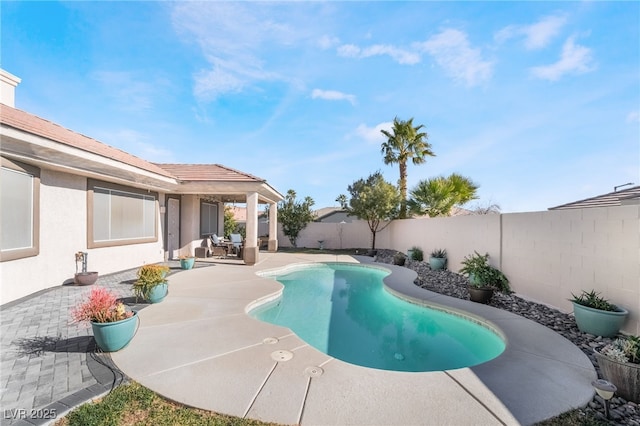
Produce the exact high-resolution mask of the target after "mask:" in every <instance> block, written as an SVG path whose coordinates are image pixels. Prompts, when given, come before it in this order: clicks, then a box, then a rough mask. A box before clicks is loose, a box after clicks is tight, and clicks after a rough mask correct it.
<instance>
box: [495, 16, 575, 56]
mask: <svg viewBox="0 0 640 426" xmlns="http://www.w3.org/2000/svg"><path fill="white" fill-rule="evenodd" d="M566 22H567V19H566V17H564V16H557V15H556V16H554V15H551V16H546V17H544V18H542V19H541V20H539V21H538V22H536V23H534V24H531V25H509V26H508V27H505V28H503V29H501V30H500V31H498V32H497V33H496V34H495V36H494V38H495V40H496V41H498V42H504V41H506V40H508V39H510V38H514V37H517V36H524V45H525V47H526V48H527V49H529V50H535V49H541V48H543V47H546V46H547V45H548V44H549V42H550V41H551V40H552V39H553V38H554V37H556V36H557V35H558V34H559V33H560V30H561V29H562V27H564V25H565V24H566Z"/></svg>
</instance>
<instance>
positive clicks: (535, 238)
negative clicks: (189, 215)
mask: <svg viewBox="0 0 640 426" xmlns="http://www.w3.org/2000/svg"><path fill="white" fill-rule="evenodd" d="M278 240H279V245H280V246H282V247H289V246H290V243H289V240H288V239H287V237H285V236H284V235H283V234H282V231H281V230H280V233H279V236H278ZM319 241H322V245H323V247H324V248H327V249H338V248H370V247H371V232H370V231H369V228H368V226H367V223H366V222H364V221H360V220H356V221H354V222H350V223H344V224H337V223H317V222H314V223H311V224H309V225H308V227H307V228H305V229H304V230H303V231H302V233H301V235H300V238H299V239H298V246H299V247H312V248H318V247H319V246H320V243H319ZM412 246H418V247H420V248H422V250H423V251H424V253H425V257H427V256H428V255H429V253H430V252H431V251H432V250H434V249H440V248H441V249H446V250H447V254H448V258H449V260H448V262H449V263H448V264H449V269H450V270H452V271H457V270H458V269H459V268H460V262H461V261H462V260H463V258H464V256H466V255H468V254H471V253H473V252H474V251H478V252H480V253H489V255H490V262H491V264H493V265H494V266H497V267H499V268H500V269H502V271H503V272H504V273H505V274H506V275H507V277H508V278H509V280H510V282H511V287H512V289H513V290H514V291H515V292H516V293H517V294H518V295H520V296H522V297H524V298H527V299H530V300H534V301H537V302H541V303H544V304H547V305H551V306H553V307H556V308H558V309H560V310H562V311H564V312H571V311H572V306H571V302H569V300H568V299H570V298H571V294H572V293H574V294H579V293H580V292H581V291H582V290H587V291H590V290H596V291H597V292H599V293H601V295H602V296H604V297H606V298H607V299H609V300H611V301H612V302H613V303H615V304H617V305H620V306H622V307H624V308H626V309H627V310H628V311H629V313H630V314H629V318H628V319H627V321H626V323H625V325H624V327H623V331H624V332H626V333H632V334H637V335H640V206H639V205H627V206H617V207H606V208H587V209H574V210H550V211H542V212H528V213H507V214H499V215H498V214H494V215H483V216H454V217H444V218H422V219H404V220H394V221H393V222H391V223H390V224H389V226H388V227H387V228H385V229H384V230H383V231H381V232H379V233H378V234H377V236H376V248H389V249H395V250H398V251H402V252H406V251H407V250H408V249H410V248H411V247H412Z"/></svg>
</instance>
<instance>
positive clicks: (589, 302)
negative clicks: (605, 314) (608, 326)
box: [569, 290, 618, 312]
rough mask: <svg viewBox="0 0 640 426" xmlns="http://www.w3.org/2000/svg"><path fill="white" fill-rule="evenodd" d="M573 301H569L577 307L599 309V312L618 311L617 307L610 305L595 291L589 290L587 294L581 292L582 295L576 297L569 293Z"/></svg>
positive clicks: (583, 291)
mask: <svg viewBox="0 0 640 426" xmlns="http://www.w3.org/2000/svg"><path fill="white" fill-rule="evenodd" d="M571 295H572V296H573V299H569V300H571V301H572V302H574V303H577V304H578V305H582V306H586V307H588V308H593V309H600V310H601V311H610V312H615V311H617V310H618V307H617V306H616V305H614V304H612V303H610V302H609V301H608V300H607V299H605V298H604V297H601V296H600V293H596V291H595V290H591V291H589V292H587V291H585V290H582V294H580V295H579V296H576V295H575V294H573V293H571Z"/></svg>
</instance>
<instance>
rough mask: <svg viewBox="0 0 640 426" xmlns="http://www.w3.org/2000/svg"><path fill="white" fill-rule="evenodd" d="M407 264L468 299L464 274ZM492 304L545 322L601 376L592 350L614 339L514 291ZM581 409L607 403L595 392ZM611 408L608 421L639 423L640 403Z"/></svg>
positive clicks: (382, 255)
mask: <svg viewBox="0 0 640 426" xmlns="http://www.w3.org/2000/svg"><path fill="white" fill-rule="evenodd" d="M396 253H397V251H395V250H378V251H377V258H376V261H377V262H380V263H393V255H394V254H396ZM405 267H407V268H409V269H412V270H414V271H416V273H417V274H418V278H417V279H416V280H415V284H416V285H417V286H419V287H422V288H425V289H427V290H431V291H433V292H436V293H440V294H445V295H447V296H451V297H457V298H459V299H469V292H468V290H467V284H468V281H467V279H466V278H465V277H464V276H462V275H459V274H457V273H455V272H451V271H448V270H446V271H434V270H431V268H430V267H429V263H428V262H418V261H413V260H408V259H407V261H406V263H405ZM489 305H490V306H493V307H496V308H500V309H504V310H506V311H509V312H513V313H514V314H518V315H520V316H523V317H525V318H527V319H530V320H532V321H535V322H537V323H539V324H542V325H544V326H546V327H548V328H550V329H552V330H553V331H555V332H557V333H559V334H560V335H562V336H563V337H565V338H566V339H568V340H569V341H571V342H573V344H575V345H576V346H577V347H578V348H580V349H581V350H582V351H583V352H584V353H585V354H586V355H587V356H588V357H589V359H590V360H591V362H592V363H593V365H594V367H595V369H596V371H597V372H598V376H599V377H600V368H599V367H598V362H597V360H596V358H595V356H594V355H593V350H594V349H597V348H600V347H602V346H604V345H606V344H608V343H610V342H611V341H612V339H610V338H606V337H600V336H593V335H591V334H587V333H583V332H581V331H580V330H578V327H577V326H576V323H575V320H574V319H573V315H571V314H566V313H564V312H561V311H559V310H557V309H554V308H551V307H549V306H546V305H542V304H540V303H535V302H532V301H529V300H526V299H523V298H522V297H519V296H517V295H515V294H503V293H498V292H496V293H494V295H493V298H492V299H491V302H490V303H489ZM579 411H580V412H581V413H582V414H589V415H591V416H593V417H596V418H598V419H601V420H605V415H604V405H603V403H602V402H601V400H600V398H599V397H597V396H594V398H593V400H592V401H591V402H589V404H588V405H587V406H586V407H583V408H580V409H579ZM609 411H610V416H611V420H609V421H608V424H611V425H626V426H640V406H638V404H636V403H634V402H631V401H626V400H624V399H623V398H620V397H614V398H613V399H612V400H611V404H610V410H609Z"/></svg>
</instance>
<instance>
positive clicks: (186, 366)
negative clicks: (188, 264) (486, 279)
mask: <svg viewBox="0 0 640 426" xmlns="http://www.w3.org/2000/svg"><path fill="white" fill-rule="evenodd" d="M260 256H261V262H260V263H258V264H256V265H254V266H251V267H250V266H246V265H232V264H215V265H213V266H211V267H207V268H197V269H193V270H189V271H184V272H179V273H176V274H172V275H171V276H170V277H169V282H170V285H169V296H168V297H167V298H166V299H165V300H164V301H163V302H162V303H160V304H157V305H152V306H149V307H148V308H146V309H144V310H142V311H140V312H139V317H140V328H139V330H138V332H137V334H136V336H135V337H134V339H133V340H132V342H131V343H130V344H129V346H128V347H126V348H125V349H123V350H121V351H119V352H116V353H113V354H112V358H113V361H114V362H115V363H116V365H117V366H118V367H119V368H120V369H121V370H122V371H123V372H124V373H126V374H127V375H128V376H129V377H131V378H132V379H133V380H135V381H137V382H139V383H141V384H142V385H144V386H146V387H148V388H150V389H152V390H154V391H155V392H157V393H159V394H161V395H163V396H164V397H166V398H169V399H171V400H174V401H177V402H180V403H183V404H185V405H189V406H192V407H197V408H202V409H205V410H211V411H215V412H219V413H224V414H230V415H235V416H238V417H248V418H253V419H259V420H263V421H269V422H276V423H282V424H309V425H345V424H354V425H356V424H358V425H359V424H366V425H395V424H397V425H409V424H411V425H413V424H427V425H430V424H437V425H444V424H455V425H465V424H474V425H479V424H482V425H491V424H496V425H500V424H503V425H514V424H533V423H536V422H538V421H541V420H544V419H547V418H550V417H553V416H555V415H558V414H560V413H562V412H565V411H568V410H570V409H572V408H575V407H579V406H584V405H586V404H587V403H588V402H589V401H590V400H591V399H592V397H593V393H594V392H593V388H592V387H591V384H590V383H591V381H592V380H594V379H596V378H597V377H596V373H595V370H594V368H593V365H592V364H591V362H590V361H589V359H588V358H587V356H586V355H584V354H583V353H582V351H581V350H579V349H578V348H577V347H576V346H575V345H573V344H572V343H571V342H569V341H568V340H566V339H565V338H563V337H561V336H560V335H559V334H557V333H555V332H553V331H551V330H550V329H548V328H546V327H543V326H541V325H539V324H537V323H535V322H533V321H530V320H527V319H524V318H522V317H520V316H517V315H514V314H511V313H509V312H506V311H502V310H500V309H495V308H492V307H489V306H485V305H480V304H477V303H473V302H469V301H464V300H460V299H455V298H450V297H447V296H443V295H439V294H436V293H433V292H429V291H427V290H424V289H421V288H419V287H417V286H415V285H414V284H413V279H414V278H415V272H413V271H411V270H409V269H406V268H402V267H396V266H393V265H386V264H376V265H378V266H381V267H384V268H387V269H389V270H391V271H392V273H391V275H389V276H388V277H387V278H386V279H385V285H386V286H387V287H388V289H389V290H390V291H391V292H393V293H395V294H397V295H400V294H402V295H403V296H402V297H404V298H408V299H413V300H414V301H419V300H420V301H426V302H424V303H434V304H438V305H441V306H445V307H447V309H450V310H457V311H461V312H462V311H464V312H467V313H469V315H470V316H471V317H475V318H478V319H480V318H483V319H484V320H486V321H488V322H490V323H491V324H493V325H495V326H496V327H497V328H499V329H500V330H501V331H502V333H503V334H504V336H505V337H506V340H507V345H506V349H505V351H504V352H503V353H502V354H501V355H500V356H498V357H497V358H495V359H493V360H491V361H489V362H486V363H484V364H481V365H478V366H475V367H471V368H462V369H457V370H448V371H442V372H425V373H406V372H396V371H384V370H376V369H371V368H365V367H360V366H357V365H353V364H348V363H346V362H343V361H340V360H338V359H335V358H332V357H331V356H329V355H326V354H324V353H321V352H319V351H317V350H316V349H314V348H313V347H310V346H309V345H307V344H306V343H305V342H304V341H303V340H301V339H300V338H298V337H297V336H296V335H295V334H293V333H292V332H291V331H290V330H289V329H287V328H283V327H279V326H275V325H271V324H267V323H263V322H261V321H258V320H255V319H253V318H251V317H249V316H248V315H247V314H246V308H247V306H249V305H251V304H252V303H253V302H255V301H256V300H262V299H269V298H272V297H273V296H274V294H277V293H278V292H279V291H280V289H281V288H282V286H281V285H280V284H279V283H277V282H275V281H272V280H269V279H265V278H262V277H260V276H258V275H256V272H259V271H262V270H266V269H273V268H279V267H283V266H286V265H289V264H292V263H297V262H319V261H341V262H361V263H368V262H371V258H367V257H357V256H356V257H352V256H342V255H340V256H335V255H306V254H293V253H261V254H260Z"/></svg>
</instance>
